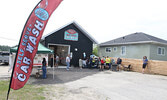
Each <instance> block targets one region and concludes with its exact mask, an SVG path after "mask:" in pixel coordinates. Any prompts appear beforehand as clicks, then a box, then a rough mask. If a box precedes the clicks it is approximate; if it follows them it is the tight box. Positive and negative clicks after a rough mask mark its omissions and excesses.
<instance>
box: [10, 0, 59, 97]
mask: <svg viewBox="0 0 167 100" xmlns="http://www.w3.org/2000/svg"><path fill="white" fill-rule="evenodd" d="M61 1H62V0H41V1H40V2H39V3H38V4H37V6H36V7H35V8H34V10H33V11H32V13H31V14H30V16H29V18H28V20H27V22H26V24H25V26H24V29H23V31H22V35H21V38H20V42H19V46H18V51H17V54H16V58H15V62H14V65H13V71H12V75H11V80H10V84H9V90H8V94H9V92H10V88H12V89H14V90H17V89H20V88H22V87H23V86H24V85H25V84H26V82H27V81H28V79H29V76H30V74H31V71H32V68H33V59H34V56H35V55H36V52H37V49H38V44H39V41H40V39H41V37H42V34H43V31H44V29H45V26H46V24H47V22H48V19H49V17H50V16H51V14H52V13H53V11H54V10H55V9H56V8H57V7H58V5H59V4H60V3H61Z"/></svg>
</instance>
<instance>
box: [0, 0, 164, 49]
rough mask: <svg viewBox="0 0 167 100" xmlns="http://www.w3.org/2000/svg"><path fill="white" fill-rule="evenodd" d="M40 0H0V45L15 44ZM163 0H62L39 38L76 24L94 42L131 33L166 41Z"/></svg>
mask: <svg viewBox="0 0 167 100" xmlns="http://www.w3.org/2000/svg"><path fill="white" fill-rule="evenodd" d="M39 1H40V0H1V6H0V13H1V14H0V45H8V46H15V45H18V42H19V39H20V36H21V32H22V30H23V27H24V25H25V23H26V20H27V18H28V16H29V15H30V13H31V12H32V10H33V8H34V7H35V6H36V4H37V3H38V2H39ZM166 4H167V1H166V0H63V1H62V3H61V4H60V5H59V7H58V8H57V9H56V10H55V11H54V12H53V14H52V15H51V17H50V19H49V21H48V23H47V25H46V28H45V31H44V33H43V36H44V35H46V34H48V33H50V32H52V31H54V30H57V29H59V28H60V27H62V26H64V25H66V24H69V23H71V22H73V21H75V22H77V23H78V24H79V25H80V26H82V28H83V29H84V30H86V31H87V32H88V33H89V34H90V35H91V36H92V37H93V38H94V39H95V40H96V41H98V43H102V42H106V41H109V40H112V39H116V38H119V37H122V36H125V35H128V34H132V33H135V32H143V33H146V34H149V35H152V36H155V37H158V38H161V39H164V40H167V6H166Z"/></svg>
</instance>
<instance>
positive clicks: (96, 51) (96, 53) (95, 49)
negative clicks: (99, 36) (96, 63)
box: [93, 46, 98, 56]
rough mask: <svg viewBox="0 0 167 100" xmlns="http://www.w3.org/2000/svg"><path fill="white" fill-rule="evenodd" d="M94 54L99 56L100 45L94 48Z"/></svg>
mask: <svg viewBox="0 0 167 100" xmlns="http://www.w3.org/2000/svg"><path fill="white" fill-rule="evenodd" d="M93 54H94V55H95V56H98V46H97V47H95V48H94V49H93Z"/></svg>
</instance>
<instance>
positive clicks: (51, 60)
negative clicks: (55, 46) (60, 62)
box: [50, 55, 54, 67]
mask: <svg viewBox="0 0 167 100" xmlns="http://www.w3.org/2000/svg"><path fill="white" fill-rule="evenodd" d="M53 59H54V58H53V55H51V58H50V67H53Z"/></svg>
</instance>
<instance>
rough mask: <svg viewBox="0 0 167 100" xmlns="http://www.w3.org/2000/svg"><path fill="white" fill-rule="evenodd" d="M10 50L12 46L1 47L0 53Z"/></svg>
mask: <svg viewBox="0 0 167 100" xmlns="http://www.w3.org/2000/svg"><path fill="white" fill-rule="evenodd" d="M10 48H11V47H10V46H4V45H0V51H9V50H10Z"/></svg>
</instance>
